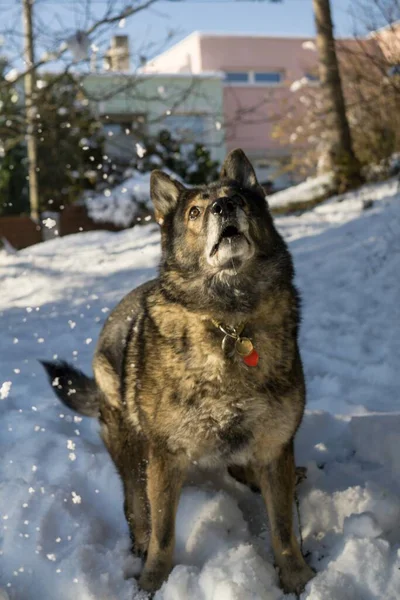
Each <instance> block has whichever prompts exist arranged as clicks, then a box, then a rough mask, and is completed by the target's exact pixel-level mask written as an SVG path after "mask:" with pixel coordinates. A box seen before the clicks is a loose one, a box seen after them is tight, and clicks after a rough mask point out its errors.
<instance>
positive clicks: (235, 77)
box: [225, 71, 249, 83]
mask: <svg viewBox="0 0 400 600" xmlns="http://www.w3.org/2000/svg"><path fill="white" fill-rule="evenodd" d="M225 81H228V82H230V83H248V81H249V74H248V73H247V72H246V71H228V72H227V73H225Z"/></svg>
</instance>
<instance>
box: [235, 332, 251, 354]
mask: <svg viewBox="0 0 400 600" xmlns="http://www.w3.org/2000/svg"><path fill="white" fill-rule="evenodd" d="M235 349H236V352H237V353H238V354H239V356H248V355H249V354H251V353H252V352H253V350H254V346H253V343H252V341H251V340H249V338H246V337H243V338H239V339H237V340H236V343H235Z"/></svg>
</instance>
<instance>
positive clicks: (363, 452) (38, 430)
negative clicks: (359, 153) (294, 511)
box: [0, 182, 400, 600]
mask: <svg viewBox="0 0 400 600" xmlns="http://www.w3.org/2000/svg"><path fill="white" fill-rule="evenodd" d="M368 199H370V200H371V199H372V200H374V203H373V206H372V207H371V208H369V209H368V210H363V202H364V201H365V200H368ZM276 221H277V224H278V227H279V229H280V230H281V231H282V233H283V234H284V236H285V237H286V239H287V240H288V242H289V244H290V247H291V250H292V252H293V254H294V258H295V263H296V267H297V278H298V285H299V287H300V290H301V292H302V296H303V313H304V319H303V324H302V330H301V348H302V354H303V359H304V366H305V372H306V377H307V383H308V411H307V414H306V417H305V419H304V422H303V425H302V427H301V430H300V432H299V435H298V440H297V461H298V463H299V464H301V465H307V466H308V479H307V480H306V481H305V482H304V483H302V484H301V485H300V486H299V489H298V493H299V498H300V513H301V522H302V532H303V538H304V551H305V552H306V553H307V555H308V560H309V561H310V563H311V565H312V566H313V567H314V568H315V570H316V571H317V576H316V578H315V579H314V580H313V581H312V582H310V584H309V585H308V586H307V589H306V591H305V592H304V594H303V595H302V600H305V599H308V600H383V599H384V600H398V599H399V598H400V461H399V460H398V448H399V443H400V369H399V365H400V361H399V359H400V302H399V297H400V277H399V273H400V195H399V194H397V195H396V184H395V183H394V182H392V183H390V182H389V183H386V184H382V185H379V186H375V187H369V188H367V189H365V190H364V191H363V192H362V193H355V194H351V195H348V196H346V197H345V198H344V199H342V201H341V202H336V201H335V200H331V201H329V202H327V203H324V204H322V205H320V206H319V207H317V208H316V209H314V210H313V211H310V212H307V213H304V214H303V215H301V216H289V217H280V218H278V219H277V220H276ZM158 242H159V235H158V232H157V230H156V229H155V227H154V225H146V226H145V227H143V228H136V229H134V230H128V231H124V232H121V233H117V234H113V233H107V232H91V233H86V234H78V235H74V236H69V237H65V238H62V239H56V240H52V241H49V242H46V243H44V244H41V245H38V246H35V247H31V248H28V249H26V250H23V251H20V252H18V253H16V254H6V253H5V252H3V253H2V254H0V278H1V294H0V355H1V362H0V398H1V400H0V411H1V436H0V446H1V457H2V461H1V464H0V538H1V550H0V553H1V557H0V589H1V590H2V591H0V598H1V600H5V599H8V598H9V599H10V600H55V599H57V600H128V599H129V600H132V598H135V600H140V599H144V598H146V594H144V593H143V592H140V591H138V588H137V584H136V580H135V579H134V578H132V575H133V574H135V573H137V571H138V569H139V567H140V563H139V560H138V559H135V558H133V557H131V556H130V554H129V538H128V530H127V526H126V524H125V520H124V517H123V512H122V492H121V486H120V483H119V480H118V477H117V475H116V473H115V470H114V468H113V466H112V463H111V460H110V458H109V457H108V454H107V453H106V452H105V450H104V449H103V446H102V443H101V442H100V439H99V437H98V434H97V424H96V422H95V421H93V420H90V419H85V418H83V419H81V418H79V417H76V416H74V415H73V414H72V413H70V412H68V410H67V409H64V408H63V407H62V406H61V404H59V403H58V401H57V400H56V399H55V397H54V395H53V393H52V390H51V389H50V387H49V385H48V383H47V380H46V378H45V375H44V373H43V371H42V369H41V367H40V366H39V364H38V363H37V359H38V358H51V357H52V356H54V355H59V356H60V357H63V358H66V359H68V360H72V361H76V363H77V364H78V365H79V366H80V367H82V368H83V369H85V370H87V371H89V370H90V361H91V356H92V352H93V346H94V343H95V341H96V339H97V336H98V334H99V331H100V328H101V325H102V323H103V322H104V320H105V318H106V316H107V312H108V311H109V310H110V309H111V308H112V307H113V306H114V305H115V304H116V303H117V302H118V301H119V299H120V298H121V297H122V296H123V295H124V294H125V293H126V292H127V291H128V290H130V289H131V288H133V287H134V286H136V285H138V284H140V283H142V282H143V281H145V280H146V279H148V278H150V277H152V276H153V274H154V272H155V267H156V264H157V260H158V256H159V247H158ZM175 559H176V561H175V562H176V566H175V568H174V570H173V572H172V574H171V576H170V578H169V580H168V581H167V583H166V584H165V585H164V587H163V588H162V589H161V591H159V592H158V593H157V595H156V600H278V599H280V598H282V597H283V596H282V592H281V590H280V589H279V587H278V579H277V575H276V573H275V570H274V568H273V566H272V555H271V549H270V542H269V537H268V528H267V521H266V516H265V510H264V507H263V503H262V500H261V498H260V497H259V496H258V495H255V494H253V493H252V492H250V491H249V490H248V489H247V488H245V487H243V486H241V485H240V484H237V483H236V482H233V481H232V480H231V479H230V478H229V476H228V475H226V474H224V473H214V474H213V473H193V477H192V479H191V481H189V482H188V485H187V486H186V487H185V489H184V491H183V494H182V498H181V501H180V505H179V511H178V518H177V546H176V556H175Z"/></svg>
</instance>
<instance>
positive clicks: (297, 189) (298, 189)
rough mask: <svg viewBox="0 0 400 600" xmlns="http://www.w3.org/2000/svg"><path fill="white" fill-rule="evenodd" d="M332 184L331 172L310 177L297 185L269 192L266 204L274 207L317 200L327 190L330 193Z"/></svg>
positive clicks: (323, 195)
mask: <svg viewBox="0 0 400 600" xmlns="http://www.w3.org/2000/svg"><path fill="white" fill-rule="evenodd" d="M334 185H335V181H334V177H333V173H325V174H324V175H319V176H318V177H310V178H309V179H306V180H305V181H302V183H299V184H298V185H293V186H292V187H289V188H287V189H286V190H282V191H281V192H275V194H271V195H270V196H268V204H269V206H270V207H271V209H274V208H275V209H276V208H282V207H286V206H292V205H293V206H295V205H296V204H299V203H300V204H303V203H305V202H310V201H312V200H317V199H320V198H323V197H326V196H327V194H328V193H329V192H330V193H331V194H332V193H333V189H334Z"/></svg>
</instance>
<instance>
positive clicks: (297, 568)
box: [259, 442, 314, 594]
mask: <svg viewBox="0 0 400 600" xmlns="http://www.w3.org/2000/svg"><path fill="white" fill-rule="evenodd" d="M259 481H260V488H261V492H262V494H263V497H264V500H265V503H266V505H267V511H268V518H269V523H270V530H271V541H272V547H273V550H274V555H275V561H276V564H277V566H278V568H279V575H280V579H281V583H282V587H283V589H284V591H285V592H286V593H295V594H300V593H301V592H302V591H303V589H304V586H305V585H306V583H307V582H308V581H309V580H310V579H311V578H312V577H314V572H313V571H312V569H310V567H309V566H308V565H307V564H306V562H305V560H304V558H303V555H302V554H301V551H300V548H299V544H298V542H297V539H296V536H295V534H294V530H293V501H294V487H295V464H294V455H293V443H292V442H290V443H289V444H288V445H287V446H285V447H283V448H282V450H281V453H280V455H279V457H278V458H277V459H275V460H274V461H272V462H271V463H270V464H268V465H266V466H263V467H261V468H260V469H259Z"/></svg>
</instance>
